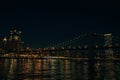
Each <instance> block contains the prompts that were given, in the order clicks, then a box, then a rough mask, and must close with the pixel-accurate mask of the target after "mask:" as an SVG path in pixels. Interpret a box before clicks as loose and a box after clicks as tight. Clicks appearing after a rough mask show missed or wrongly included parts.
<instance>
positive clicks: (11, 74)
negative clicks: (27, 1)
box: [0, 58, 120, 80]
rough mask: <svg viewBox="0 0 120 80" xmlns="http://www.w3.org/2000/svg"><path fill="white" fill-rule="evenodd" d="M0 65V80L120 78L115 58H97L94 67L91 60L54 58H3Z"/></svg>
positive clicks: (99, 79) (100, 79) (119, 69)
mask: <svg viewBox="0 0 120 80" xmlns="http://www.w3.org/2000/svg"><path fill="white" fill-rule="evenodd" d="M0 65H1V66H0V80H90V79H91V77H92V79H93V78H94V79H95V80H120V77H119V75H120V61H113V60H110V61H109V60H106V61H99V60H96V61H95V63H94V65H93V66H92V67H93V68H90V62H89V61H81V60H77V59H75V60H74V59H52V58H47V59H3V60H1V61H0ZM91 69H93V70H91ZM91 71H92V72H91Z"/></svg>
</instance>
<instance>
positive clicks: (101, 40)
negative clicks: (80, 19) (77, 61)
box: [43, 33, 120, 50]
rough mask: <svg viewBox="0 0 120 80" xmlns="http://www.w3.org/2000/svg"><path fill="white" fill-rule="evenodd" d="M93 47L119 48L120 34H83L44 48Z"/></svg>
mask: <svg viewBox="0 0 120 80" xmlns="http://www.w3.org/2000/svg"><path fill="white" fill-rule="evenodd" d="M89 47H92V48H94V49H107V48H119V47H120V36H119V35H115V34H111V33H107V34H96V33H94V34H91V33H90V34H87V33H85V34H81V35H80V36H78V37H75V38H73V39H71V40H67V41H65V42H61V43H58V44H53V45H50V46H48V47H46V48H44V49H43V50H75V49H79V50H84V49H88V48H89Z"/></svg>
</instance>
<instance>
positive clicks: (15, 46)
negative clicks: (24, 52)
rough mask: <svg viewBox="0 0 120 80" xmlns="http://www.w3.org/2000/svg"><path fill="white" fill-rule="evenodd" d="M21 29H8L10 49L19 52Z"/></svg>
mask: <svg viewBox="0 0 120 80" xmlns="http://www.w3.org/2000/svg"><path fill="white" fill-rule="evenodd" d="M21 33H22V32H21V31H20V30H17V29H12V30H11V31H10V51H16V52H19V51H20V50H21Z"/></svg>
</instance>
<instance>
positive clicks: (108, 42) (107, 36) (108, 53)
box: [104, 33, 113, 58]
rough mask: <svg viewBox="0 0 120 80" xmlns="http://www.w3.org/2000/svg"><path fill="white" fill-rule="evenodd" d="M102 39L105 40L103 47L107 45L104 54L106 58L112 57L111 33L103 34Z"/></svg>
mask: <svg viewBox="0 0 120 80" xmlns="http://www.w3.org/2000/svg"><path fill="white" fill-rule="evenodd" d="M104 40H105V45H104V46H105V47H109V48H108V49H107V50H105V55H106V57H107V58H113V50H112V48H110V47H111V46H112V34H111V33H109V34H104Z"/></svg>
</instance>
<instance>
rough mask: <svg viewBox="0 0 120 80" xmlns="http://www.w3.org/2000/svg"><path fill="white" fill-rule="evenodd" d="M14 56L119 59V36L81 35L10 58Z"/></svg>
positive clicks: (103, 34)
mask: <svg viewBox="0 0 120 80" xmlns="http://www.w3.org/2000/svg"><path fill="white" fill-rule="evenodd" d="M32 53H34V55H33V54H32ZM14 55H16V56H19V57H20V56H21V57H22V56H23V57H24V56H25V55H26V56H27V55H33V56H32V57H34V56H35V57H43V56H61V57H63V56H64V57H76V58H120V36H119V35H116V34H112V33H99V34H98V33H82V34H81V35H80V36H78V37H75V38H73V39H71V40H67V41H65V42H61V43H58V44H53V45H50V46H48V47H45V48H43V49H41V48H40V49H37V50H35V51H33V50H32V51H27V52H26V51H23V52H21V53H19V54H16V53H15V54H13V55H12V56H14ZM16 56H15V57H16Z"/></svg>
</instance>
